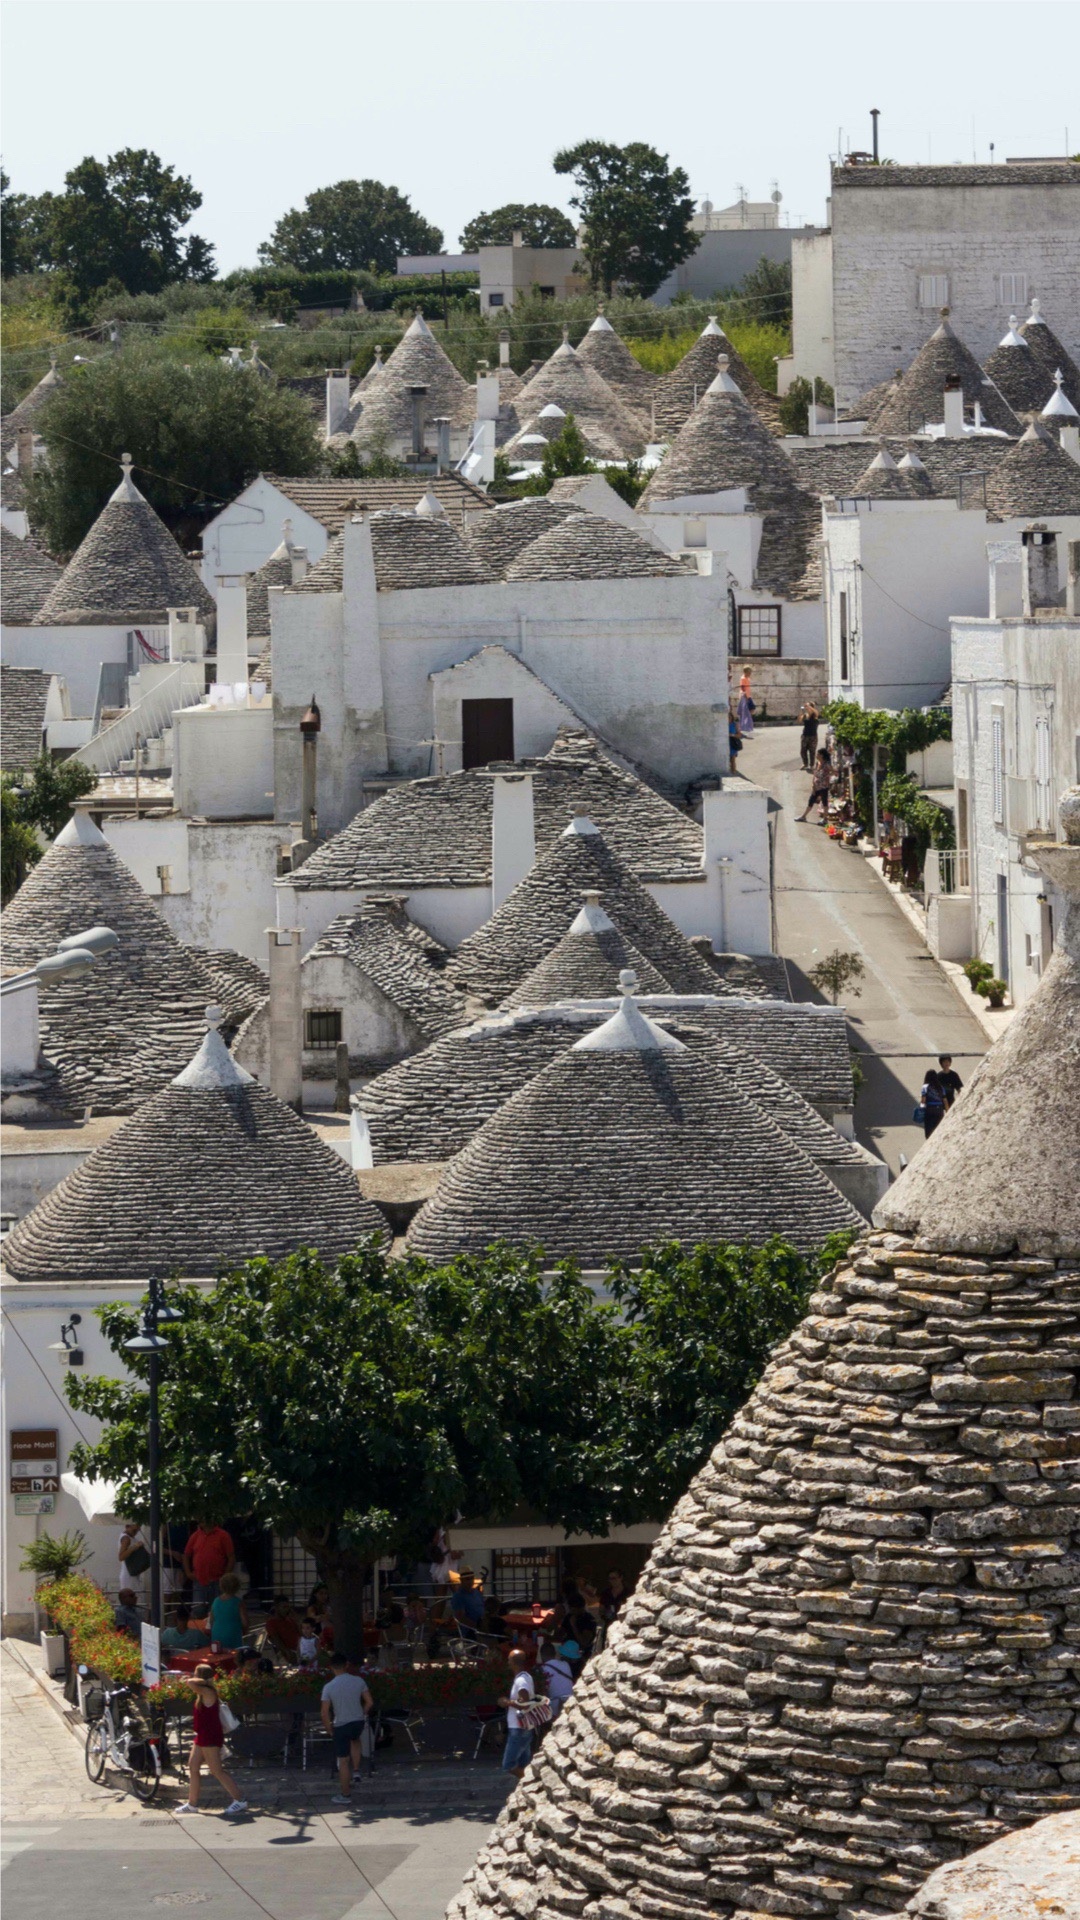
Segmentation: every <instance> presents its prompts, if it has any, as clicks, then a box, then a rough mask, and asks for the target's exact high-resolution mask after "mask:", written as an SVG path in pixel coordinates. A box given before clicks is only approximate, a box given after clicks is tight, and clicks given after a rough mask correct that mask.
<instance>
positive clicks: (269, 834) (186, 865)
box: [101, 813, 299, 967]
mask: <svg viewBox="0 0 1080 1920" xmlns="http://www.w3.org/2000/svg"><path fill="white" fill-rule="evenodd" d="M101 830H102V832H103V834H104V835H105V838H106V840H108V842H109V844H110V846H112V847H114V848H115V849H116V852H117V853H118V854H119V855H120V858H121V859H122V860H123V861H124V862H125V864H126V865H127V866H129V867H130V868H131V871H132V873H133V874H134V875H135V878H136V879H137V880H138V882H139V885H140V886H141V887H142V888H143V890H144V892H146V893H149V894H152V895H153V897H154V898H155V899H156V900H157V903H158V906H159V907H160V908H161V911H162V913H163V914H164V916H165V918H166V920H167V921H168V923H169V925H170V927H171V928H172V930H173V932H174V933H175V935H176V937H177V939H178V940H182V941H183V942H184V944H185V946H191V947H207V948H216V947H229V948H231V949H232V950H233V952H235V953H242V954H244V955H246V957H247V958H248V959H249V960H255V961H257V962H258V964H259V965H260V966H261V967H264V966H265V965H266V929H267V927H269V926H272V925H273V924H274V923H275V913H276V910H277V906H278V897H277V895H276V894H275V891H274V882H275V881H276V879H277V877H278V874H279V872H280V871H281V860H282V855H283V853H284V852H285V851H286V850H287V849H288V847H289V845H290V844H291V842H292V841H293V840H295V839H296V837H297V833H298V831H299V829H298V828H297V826H296V825H295V823H293V824H288V823H281V822H274V821H272V820H244V819H238V820H236V819H234V820H214V821H208V820H198V819H195V820H189V819H185V818H184V817H183V816H182V815H181V814H179V813H159V814H154V815H150V816H144V817H143V818H142V819H138V820H136V819H134V818H132V817H131V816H130V815H127V814H109V813H106V814H105V815H104V817H103V819H102V822H101ZM163 867H164V868H166V869H167V872H166V873H165V874H164V876H163V875H162V873H161V871H160V869H161V868H163Z"/></svg>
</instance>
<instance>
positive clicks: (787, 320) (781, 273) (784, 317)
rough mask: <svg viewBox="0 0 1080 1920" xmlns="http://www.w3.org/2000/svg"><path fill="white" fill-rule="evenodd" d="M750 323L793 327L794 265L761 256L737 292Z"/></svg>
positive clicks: (743, 279) (741, 281) (742, 280)
mask: <svg viewBox="0 0 1080 1920" xmlns="http://www.w3.org/2000/svg"><path fill="white" fill-rule="evenodd" d="M735 299H736V300H737V301H738V303H739V305H740V307H741V309H742V312H743V314H744V315H745V317H746V319H747V320H756V321H757V322H758V324H759V325H760V326H766V327H770V326H771V327H790V326H791V261H790V260H766V258H765V255H764V254H762V256H761V259H760V260H759V261H758V263H757V266H756V267H751V269H750V271H749V273H746V274H744V275H743V277H742V279H741V280H740V282H739V284H738V286H737V287H736V289H735Z"/></svg>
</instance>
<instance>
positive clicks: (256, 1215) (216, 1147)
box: [4, 1033, 384, 1282]
mask: <svg viewBox="0 0 1080 1920" xmlns="http://www.w3.org/2000/svg"><path fill="white" fill-rule="evenodd" d="M383 1227H384V1221H383V1216H382V1215H381V1214H380V1213H379V1211H378V1209H377V1208H376V1207H375V1206H374V1205H373V1204H372V1203H371V1202H370V1201H369V1200H365V1199H364V1197H363V1195H362V1194H361V1192H360V1189H359V1187H358V1185H357V1182H356V1176H355V1174H354V1173H353V1171H352V1168H351V1167H349V1166H348V1165H347V1164H346V1163H345V1161H344V1160H342V1158H341V1156H340V1154H337V1153H335V1152H334V1150H333V1148H331V1147H328V1146H326V1145H325V1144H324V1143H323V1141H321V1140H320V1139H319V1137H318V1135H317V1134H316V1133H315V1132H314V1130H313V1129H312V1128H311V1127H309V1126H308V1125H307V1123H306V1121H304V1120H301V1119H300V1118H299V1116H298V1115H297V1114H295V1113H294V1112H293V1111H292V1109H291V1108H290V1107H287V1106H286V1105H285V1104H284V1103H283V1102H282V1101H280V1100H276V1099H275V1098H274V1096H273V1095H272V1094H270V1093H268V1092H267V1091H266V1089H265V1088H264V1087H260V1086H259V1085H258V1083H257V1082H256V1081H254V1080H252V1079H251V1078H250V1076H249V1075H247V1074H245V1073H244V1072H243V1069H242V1068H238V1067H236V1066H235V1064H234V1063H233V1061H232V1059H231V1056H230V1055H229V1054H228V1053H227V1052H226V1051H225V1048H224V1046H223V1043H222V1041H221V1039H220V1037H219V1036H218V1035H217V1034H216V1033H214V1034H211V1035H209V1036H208V1037H207V1041H204V1043H203V1045H202V1047H201V1048H200V1049H199V1053H198V1055H197V1056H196V1058H195V1060H194V1061H192V1062H191V1065H190V1066H189V1067H188V1068H187V1069H186V1070H185V1071H184V1072H183V1073H181V1074H180V1075H179V1077H178V1078H176V1079H173V1080H172V1081H171V1083H170V1084H169V1085H167V1086H165V1087H162V1088H161V1089H160V1090H159V1091H158V1092H157V1093H155V1094H154V1095H153V1097H152V1098H150V1099H147V1100H146V1101H145V1103H144V1104H143V1105H141V1106H140V1107H139V1110H138V1112H137V1113H135V1114H133V1115H132V1117H131V1119H129V1120H127V1121H126V1122H125V1123H124V1125H123V1126H121V1127H118V1128H117V1130H116V1132H115V1133H114V1134H113V1135H112V1136H111V1137H110V1138H109V1139H108V1140H107V1141H105V1142H103V1144H102V1145H101V1146H99V1147H95V1149H94V1151H93V1152H92V1153H91V1154H89V1155H88V1156H87V1158H86V1160H84V1162H83V1164H82V1165H81V1166H80V1167H78V1168H77V1169H76V1170H75V1172H74V1173H71V1174H69V1175H68V1177H67V1179H66V1180H62V1181H61V1183H60V1185H59V1186H58V1187H55V1188H54V1189H53V1191H52V1192H51V1193H49V1194H47V1195H46V1197H45V1199H44V1200H42V1201H41V1202H40V1203H39V1204H38V1206H36V1207H35V1208H34V1209H33V1211H32V1212H31V1213H29V1214H28V1215H27V1216H26V1218H25V1219H24V1220H21V1221H20V1222H19V1223H18V1225H17V1226H16V1227H15V1228H14V1229H13V1230H12V1232H11V1233H10V1234H9V1235H8V1237H7V1239H6V1240H5V1242H4V1265H5V1267H6V1269H7V1271H8V1273H9V1274H11V1275H12V1277H13V1278H14V1279H15V1280H17V1281H28V1280H36V1281H51V1282H63V1281H73V1282H84V1281H87V1280H108V1281H120V1280H142V1279H146V1278H148V1277H149V1275H150V1274H151V1273H166V1274H178V1275H181V1276H185V1277H187V1276H191V1277H201V1278H212V1277H213V1276H215V1275H216V1274H218V1273H219V1272H221V1271H222V1269H227V1268H230V1267H236V1266H239V1265H241V1264H242V1263H243V1262H244V1261H246V1260H252V1259H255V1258H257V1257H258V1256H259V1255H265V1256H266V1257H267V1258H268V1259H270V1260H282V1259H284V1258H286V1256H287V1255H288V1254H290V1253H295V1252H297V1251H298V1250H299V1249H300V1248H302V1247H314V1248H316V1249H317V1251H318V1252H319V1253H321V1254H322V1255H323V1256H324V1257H325V1258H327V1259H333V1258H335V1257H336V1256H339V1255H343V1254H346V1253H350V1252H351V1251H352V1250H353V1248H354V1247H355V1246H356V1245H357V1243H358V1242H359V1241H360V1240H362V1239H363V1238H364V1237H365V1235H367V1234H369V1233H373V1232H379V1231H381V1230H382V1229H383Z"/></svg>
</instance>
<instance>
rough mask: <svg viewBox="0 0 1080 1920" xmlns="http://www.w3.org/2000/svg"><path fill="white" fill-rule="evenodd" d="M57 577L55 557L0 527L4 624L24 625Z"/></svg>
mask: <svg viewBox="0 0 1080 1920" xmlns="http://www.w3.org/2000/svg"><path fill="white" fill-rule="evenodd" d="M59 580H60V568H59V567H58V566H57V564H56V561H55V560H52V559H50V558H49V555H48V554H47V553H43V552H42V550H41V548H40V547H37V546H35V545H34V542H33V541H32V540H31V539H30V538H29V537H28V538H27V539H25V540H19V539H17V538H16V536H15V535H14V534H13V533H12V532H11V530H10V528H9V527H0V619H2V620H3V623H4V625H5V627H28V626H29V625H30V623H31V621H32V620H33V618H34V615H35V614H36V613H38V612H40V610H41V608H42V607H43V606H44V605H45V602H46V600H47V599H48V597H49V595H50V593H51V592H52V591H53V588H54V587H55V586H56V585H57V583H58V582H59Z"/></svg>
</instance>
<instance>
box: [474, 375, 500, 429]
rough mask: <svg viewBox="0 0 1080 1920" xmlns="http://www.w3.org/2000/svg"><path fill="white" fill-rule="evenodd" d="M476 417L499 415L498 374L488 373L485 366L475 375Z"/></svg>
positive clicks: (484, 418)
mask: <svg viewBox="0 0 1080 1920" xmlns="http://www.w3.org/2000/svg"><path fill="white" fill-rule="evenodd" d="M476 417H477V419H478V420H497V419H498V417H499V376H498V374H497V373H488V371H487V369H486V368H485V369H484V370H483V372H479V371H478V372H477V375H476Z"/></svg>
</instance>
